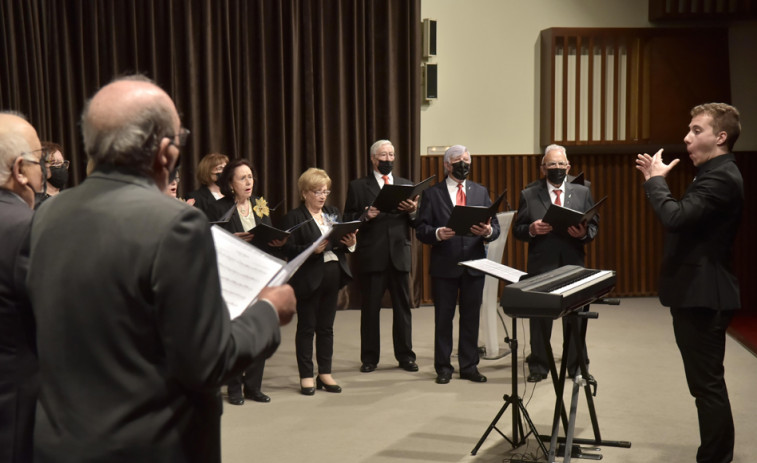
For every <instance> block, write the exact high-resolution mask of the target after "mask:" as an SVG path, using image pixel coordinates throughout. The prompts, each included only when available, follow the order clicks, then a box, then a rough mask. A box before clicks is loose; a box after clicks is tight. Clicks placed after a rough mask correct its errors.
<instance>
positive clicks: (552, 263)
mask: <svg viewBox="0 0 757 463" xmlns="http://www.w3.org/2000/svg"><path fill="white" fill-rule="evenodd" d="M569 170H570V163H569V162H568V156H567V154H566V153H565V148H564V147H562V146H560V145H549V146H548V147H547V148H546V149H545V150H544V157H543V158H542V162H541V173H542V175H543V176H544V177H543V178H542V179H541V180H539V181H538V183H537V184H535V185H533V186H532V185H529V186H528V187H526V188H525V189H524V190H523V191H521V193H520V205H519V207H518V214H517V215H516V216H515V225H514V227H513V235H515V237H516V238H517V239H520V240H523V241H526V242H528V262H527V270H528V273H529V274H531V275H536V274H539V273H544V272H548V271H550V270H554V269H556V268H559V267H562V266H563V265H581V266H583V265H584V257H585V254H586V251H585V248H584V247H585V246H586V244H587V243H589V242H591V241H592V240H593V239H594V237H595V236H596V235H597V230H598V228H599V224H598V220H597V218H596V216H595V218H593V219H592V220H591V221H589V223H586V224H584V223H581V224H579V225H577V226H574V227H570V228H568V230H567V234H565V233H561V232H559V231H557V230H553V229H552V226H551V225H550V224H548V223H546V222H544V221H542V218H543V217H544V214H546V213H547V209H549V207H550V206H551V205H552V204H558V205H561V206H564V207H568V208H570V209H573V210H576V211H579V212H585V211H587V210H588V209H590V208H591V207H592V206H594V200H593V199H592V197H591V191H590V190H589V189H588V188H587V187H585V186H583V185H576V184H572V183H569V182H567V181H566V176H567V174H568V171H569ZM529 331H530V344H531V354H530V355H529V356H528V358H527V359H526V361H527V362H528V370H529V375H528V378H527V379H528V381H530V382H538V381H541V380H543V379H545V378H546V377H547V373H548V372H549V365H548V360H547V349H546V343H548V342H549V340H550V338H551V336H552V320H544V319H540V318H534V319H531V320H530V321H529ZM563 333H565V320H563ZM585 335H586V323H585V322H584V323H582V326H581V336H582V337H583V336H585ZM585 348H586V346H585V345H584V356H585V357H584V358H587V359H588V357H586V352H585ZM565 351H567V354H568V358H567V362H568V373H569V374H570V375H571V376H573V375H575V372H576V370H577V369H578V360H577V358H576V357H577V356H576V354H575V350H574V349H573V348H568V349H564V352H565Z"/></svg>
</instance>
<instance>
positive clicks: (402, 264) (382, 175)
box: [344, 140, 418, 373]
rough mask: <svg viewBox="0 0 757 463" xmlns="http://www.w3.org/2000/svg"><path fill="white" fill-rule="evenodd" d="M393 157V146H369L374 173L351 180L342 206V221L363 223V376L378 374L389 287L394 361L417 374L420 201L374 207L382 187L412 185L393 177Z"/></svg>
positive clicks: (358, 252)
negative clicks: (413, 277) (415, 276)
mask: <svg viewBox="0 0 757 463" xmlns="http://www.w3.org/2000/svg"><path fill="white" fill-rule="evenodd" d="M394 159H395V153H394V145H392V142H390V141H389V140H378V141H377V142H375V143H374V144H373V145H372V146H371V166H372V167H373V169H372V172H371V173H370V174H369V175H368V176H367V177H363V178H359V179H357V180H353V181H351V182H350V185H349V188H348V189H347V201H346V202H345V205H344V220H358V219H361V218H362V219H363V220H364V222H363V225H362V226H361V227H360V233H358V234H357V248H356V249H355V254H354V257H355V262H356V267H357V273H358V275H359V276H360V277H359V282H360V288H361V289H362V291H361V295H360V296H361V297H360V312H361V313H360V361H361V365H360V371H361V372H363V373H370V372H372V371H374V370H375V369H376V366H377V365H378V363H379V353H380V352H381V337H380V332H379V321H380V317H379V315H380V313H379V312H380V310H381V299H382V297H383V296H384V292H385V291H386V290H387V289H388V290H389V295H390V296H391V298H392V314H393V322H392V339H393V341H394V342H393V346H394V358H395V359H397V362H399V366H400V368H402V369H403V370H405V371H411V372H412V371H418V365H417V364H416V363H415V352H413V338H412V326H413V325H412V315H411V313H410V270H411V266H412V263H411V261H412V259H411V256H410V246H411V243H410V227H412V225H413V220H414V219H415V215H416V213H417V212H416V211H417V209H418V198H410V199H407V200H405V201H403V202H401V203H400V204H399V206H398V208H397V210H396V211H379V210H378V209H376V208H375V207H373V206H372V204H373V201H374V200H375V199H376V196H378V194H379V192H380V191H381V188H383V187H384V185H386V184H389V185H392V184H394V185H412V182H411V181H410V180H408V179H406V178H402V177H400V176H397V175H394V174H393V170H394Z"/></svg>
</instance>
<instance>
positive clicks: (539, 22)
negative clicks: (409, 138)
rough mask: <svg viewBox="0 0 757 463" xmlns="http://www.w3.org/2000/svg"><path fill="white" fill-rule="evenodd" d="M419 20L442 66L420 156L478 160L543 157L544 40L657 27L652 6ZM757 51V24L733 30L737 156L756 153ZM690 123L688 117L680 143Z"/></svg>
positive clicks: (551, 5)
mask: <svg viewBox="0 0 757 463" xmlns="http://www.w3.org/2000/svg"><path fill="white" fill-rule="evenodd" d="M421 15H422V17H424V18H431V19H435V20H436V21H437V55H436V57H435V58H432V60H431V62H436V63H438V66H439V68H438V70H439V76H438V87H439V98H438V99H437V100H434V101H433V102H431V103H430V104H424V105H423V106H422V109H421V146H420V147H419V152H420V153H422V154H425V153H426V152H427V147H429V146H443V145H451V144H456V143H462V144H465V145H467V146H468V147H469V148H470V150H471V152H472V153H475V154H524V153H538V152H540V147H539V141H538V138H539V132H538V130H539V112H538V110H539V62H538V58H539V32H540V31H541V30H542V29H547V28H549V27H650V26H651V24H650V23H649V21H648V20H647V0H422V3H421ZM755 49H757V27H755V22H751V23H747V24H738V25H736V26H734V27H732V29H731V57H732V68H731V73H732V82H733V84H732V94H733V101H734V104H735V105H736V106H737V107H738V108H739V109H740V110H741V112H742V122H743V132H744V134H743V135H742V137H741V139H740V141H739V143H738V144H737V148H738V149H739V150H757V95H756V93H757V84H755V82H756V81H757V77H755V76H757V60H755V59H754V58H753V57H752V56H753V55H754V50H755ZM747 57H749V58H747ZM693 71H695V70H693ZM687 123H688V117H687V116H686V115H682V121H681V130H682V133H681V137H683V135H685V133H684V132H683V131H684V129H685V127H686V124H687ZM750 128H751V129H750Z"/></svg>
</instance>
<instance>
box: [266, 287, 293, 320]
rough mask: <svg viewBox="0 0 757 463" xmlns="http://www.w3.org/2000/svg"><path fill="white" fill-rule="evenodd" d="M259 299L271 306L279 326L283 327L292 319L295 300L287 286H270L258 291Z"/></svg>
mask: <svg viewBox="0 0 757 463" xmlns="http://www.w3.org/2000/svg"><path fill="white" fill-rule="evenodd" d="M259 298H260V299H265V300H267V301H268V302H270V303H271V304H272V305H273V308H274V309H276V313H277V314H278V315H279V325H281V326H284V325H286V324H287V323H289V322H290V321H292V317H294V314H295V312H296V311H297V298H296V297H295V296H294V290H293V289H292V287H291V286H289V285H281V286H270V287H267V288H263V290H262V291H260V296H259Z"/></svg>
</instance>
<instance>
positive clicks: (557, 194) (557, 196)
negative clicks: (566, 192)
mask: <svg viewBox="0 0 757 463" xmlns="http://www.w3.org/2000/svg"><path fill="white" fill-rule="evenodd" d="M560 193H562V190H555V204H557V205H558V206H562V202H560Z"/></svg>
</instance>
